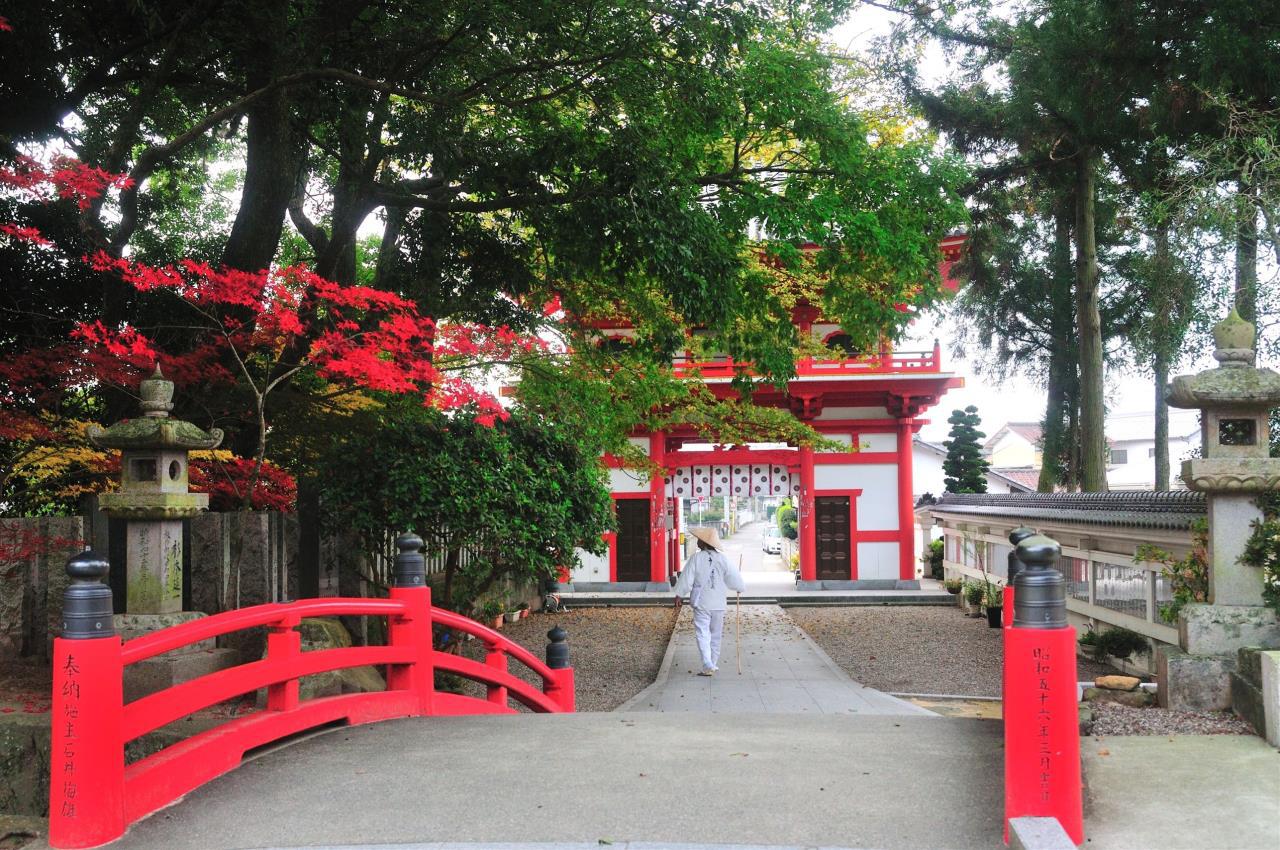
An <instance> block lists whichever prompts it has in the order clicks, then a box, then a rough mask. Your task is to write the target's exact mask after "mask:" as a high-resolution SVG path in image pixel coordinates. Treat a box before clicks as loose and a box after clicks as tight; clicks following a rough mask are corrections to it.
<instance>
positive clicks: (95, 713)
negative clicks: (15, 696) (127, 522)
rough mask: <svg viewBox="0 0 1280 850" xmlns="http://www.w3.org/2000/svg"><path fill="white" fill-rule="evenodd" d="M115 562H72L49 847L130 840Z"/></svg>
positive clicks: (58, 647)
mask: <svg viewBox="0 0 1280 850" xmlns="http://www.w3.org/2000/svg"><path fill="white" fill-rule="evenodd" d="M107 570H108V566H107V559H106V558H103V557H101V556H99V555H96V554H94V553H93V552H89V551H85V552H81V553H80V554H79V555H76V556H75V557H74V558H72V559H71V560H70V561H69V562H68V563H67V575H68V576H70V578H71V585H70V587H68V588H67V589H66V591H64V593H63V597H62V636H61V637H59V638H55V639H54V641H53V706H52V709H53V710H52V714H51V716H50V718H49V725H50V729H49V739H50V740H49V846H50V847H56V848H59V850H64V848H73V847H96V846H98V845H99V844H106V843H107V842H108V841H114V840H115V839H117V838H119V837H120V836H121V835H123V834H124V830H125V825H126V822H125V805H124V790H125V789H124V744H125V741H124V730H123V727H124V686H123V675H124V662H123V659H122V658H121V657H120V646H121V645H120V637H119V636H118V635H117V634H115V631H114V630H113V628H112V622H111V590H110V589H109V588H108V587H107V585H105V584H103V583H102V580H103V579H105V578H106V577H107Z"/></svg>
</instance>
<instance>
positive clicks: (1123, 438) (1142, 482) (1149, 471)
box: [1107, 409, 1200, 490]
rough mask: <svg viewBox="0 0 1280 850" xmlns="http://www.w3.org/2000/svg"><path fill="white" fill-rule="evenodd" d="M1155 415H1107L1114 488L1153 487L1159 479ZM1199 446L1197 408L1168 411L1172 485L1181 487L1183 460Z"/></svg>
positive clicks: (1110, 477) (1109, 477) (1110, 479)
mask: <svg viewBox="0 0 1280 850" xmlns="http://www.w3.org/2000/svg"><path fill="white" fill-rule="evenodd" d="M1155 427H1156V426H1155V415H1154V414H1152V413H1124V414H1118V415H1115V416H1108V417H1107V445H1108V448H1109V449H1110V452H1109V454H1108V456H1107V484H1108V485H1109V486H1110V487H1111V489H1112V490H1150V489H1152V488H1153V487H1155V482H1156V438H1155ZM1199 447H1200V419H1199V414H1198V413H1197V412H1196V411H1194V410H1176V409H1171V410H1170V411H1169V466H1170V477H1169V486H1171V487H1173V488H1174V489H1182V488H1184V487H1185V486H1186V485H1184V484H1183V483H1182V480H1181V479H1179V478H1178V472H1179V469H1180V468H1181V466H1182V461H1184V460H1186V459H1187V458H1188V457H1191V456H1192V454H1193V453H1194V452H1195V450H1196V449H1198V448H1199Z"/></svg>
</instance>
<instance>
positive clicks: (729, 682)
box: [617, 605, 933, 716]
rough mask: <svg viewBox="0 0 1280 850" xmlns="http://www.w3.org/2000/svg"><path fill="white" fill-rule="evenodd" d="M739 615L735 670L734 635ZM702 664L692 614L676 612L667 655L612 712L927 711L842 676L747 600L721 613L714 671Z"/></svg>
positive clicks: (794, 632)
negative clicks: (647, 681) (651, 677)
mask: <svg viewBox="0 0 1280 850" xmlns="http://www.w3.org/2000/svg"><path fill="white" fill-rule="evenodd" d="M739 616H741V631H742V673H741V674H739V673H738V670H737V657H736V652H735V633H736V631H737V620H738V617H739ZM700 669H702V663H701V661H700V660H699V655H698V648H697V645H696V644H695V643H694V637H693V613H692V611H691V610H690V608H689V607H688V606H685V607H683V608H682V609H681V610H680V617H679V619H678V620H677V621H676V627H675V630H674V631H673V632H672V635H671V642H670V644H668V646H667V654H666V656H665V657H664V658H663V661H662V667H661V668H660V669H659V671H658V676H657V678H656V679H655V681H654V683H653V684H652V685H650V686H649V687H648V688H646V689H645V690H643V691H641V692H640V693H639V694H637V695H636V696H635V697H633V698H631V699H630V700H628V701H627V702H625V703H623V704H622V705H621V706H619V707H618V709H617V710H618V711H620V712H624V711H663V712H666V711H679V712H691V711H692V712H703V713H709V714H760V713H765V714H890V715H926V716H927V715H932V714H933V713H932V712H930V711H927V710H925V709H923V708H920V707H918V706H916V705H913V704H912V703H909V702H906V701H905V700H901V699H898V698H897V697H891V696H889V695H888V694H885V693H882V692H880V691H877V690H873V689H871V688H868V687H865V686H863V685H860V684H858V683H857V682H855V681H853V680H852V679H850V678H849V676H848V675H847V674H846V673H845V672H844V671H843V670H841V669H840V668H839V667H838V666H836V664H835V662H833V661H832V660H831V659H830V658H829V657H828V656H827V654H826V653H825V652H823V651H822V649H821V648H819V647H818V645H817V644H815V643H814V642H813V641H812V640H810V639H809V636H808V635H806V634H805V633H804V632H803V631H801V630H800V629H799V627H797V626H796V625H795V623H794V622H792V620H791V618H790V617H788V616H787V615H786V613H785V612H784V611H783V610H782V609H781V608H779V607H778V606H777V605H748V606H743V607H742V609H741V612H740V614H739V612H738V611H737V610H736V609H733V608H731V609H730V610H729V611H728V612H726V616H725V628H724V646H723V647H722V649H721V653H720V672H718V673H717V674H716V675H715V676H711V677H704V676H698V675H695V674H696V673H697V672H698V671H699V670H700Z"/></svg>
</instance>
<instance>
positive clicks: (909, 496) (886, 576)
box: [569, 236, 964, 591]
mask: <svg viewBox="0 0 1280 850" xmlns="http://www.w3.org/2000/svg"><path fill="white" fill-rule="evenodd" d="M963 244H964V237H963V236H955V237H949V238H948V239H947V240H945V241H944V242H943V244H942V249H943V256H944V262H943V264H942V266H941V271H942V274H943V280H944V283H945V284H946V285H947V286H948V288H950V289H954V288H955V282H954V280H953V279H952V278H951V277H950V276H949V274H948V273H949V271H950V267H951V265H952V263H953V262H954V261H955V260H956V259H957V258H958V256H959V254H960V251H961V249H962V247H963ZM792 317H793V321H794V323H795V325H796V326H797V328H798V329H799V331H800V334H801V336H802V338H803V337H805V336H810V337H813V338H816V339H818V340H820V341H822V342H824V343H826V344H827V345H828V346H831V347H834V348H840V347H841V343H842V339H841V337H842V336H843V335H844V331H843V330H842V329H841V328H840V326H839V325H838V324H835V323H833V322H831V321H828V320H826V319H825V318H824V317H822V316H821V315H819V312H818V310H817V309H815V308H814V307H812V306H809V305H807V304H801V305H800V306H798V307H797V308H796V309H795V310H794V311H793V313H792ZM599 332H600V334H601V336H603V337H604V338H605V339H608V338H611V337H621V336H628V335H630V334H631V333H632V331H631V329H630V328H629V327H628V326H626V325H625V324H623V323H617V324H616V325H615V326H609V324H608V323H604V324H603V325H601V326H599ZM845 339H847V337H845ZM675 367H676V371H677V373H678V374H679V373H686V374H688V375H690V379H691V380H702V381H704V382H705V383H706V384H707V385H708V386H709V387H710V388H711V390H712V391H713V392H714V393H715V394H716V395H717V396H719V397H727V396H729V395H730V394H731V393H732V392H733V390H732V389H731V386H730V384H731V381H732V378H733V375H734V372H735V368H736V367H735V364H734V363H733V362H731V361H729V360H728V359H725V358H721V359H718V360H716V361H714V362H705V363H698V362H692V361H690V360H688V359H685V360H682V361H677V362H676V364H675ZM962 385H963V378H960V377H958V376H956V375H954V374H952V373H949V372H947V371H946V369H945V368H944V366H943V362H942V356H941V352H940V348H939V346H938V344H937V343H936V342H935V343H934V346H933V348H932V350H929V351H895V350H893V349H892V348H891V347H889V346H888V345H887V344H884V345H882V346H881V347H880V350H879V351H876V352H874V353H872V354H867V355H861V356H849V357H847V358H844V359H830V360H826V359H809V358H806V359H803V360H800V361H798V362H797V363H796V374H795V376H794V377H793V378H792V379H791V380H790V381H789V382H788V384H787V387H786V389H785V391H784V390H779V389H777V388H776V387H773V386H768V385H766V386H762V387H760V388H759V389H758V390H757V392H756V394H755V395H754V397H753V400H754V403H756V404H759V405H766V406H772V407H779V408H783V409H787V410H790V411H791V413H792V414H793V415H794V416H795V417H796V418H798V419H800V420H801V421H803V422H805V423H806V424H808V425H810V426H811V427H812V428H813V429H814V430H816V431H818V432H819V433H821V434H823V435H824V436H826V437H827V438H829V439H831V440H833V441H835V442H838V443H842V444H844V445H846V446H850V447H856V451H833V452H822V451H815V450H813V449H812V448H808V447H792V446H785V445H751V446H716V445H709V444H707V443H706V439H705V437H699V436H697V435H695V433H694V432H693V430H692V429H688V430H681V431H665V432H659V433H643V434H635V435H633V436H632V437H631V441H632V443H633V444H635V445H636V446H637V447H639V448H640V449H641V450H642V451H643V452H645V454H647V455H648V457H649V458H650V460H652V461H653V462H654V463H655V464H656V465H658V466H659V467H661V468H662V470H663V474H662V475H660V476H655V477H652V478H645V477H638V476H637V474H636V473H635V472H633V471H631V470H627V469H623V468H621V467H620V466H619V465H618V464H617V463H616V462H613V461H611V460H610V459H608V458H606V459H605V463H606V464H607V465H609V466H610V467H611V468H610V470H609V473H610V485H611V489H612V494H613V499H614V503H615V505H616V508H617V517H618V530H617V532H616V533H612V534H610V535H609V540H608V543H609V548H608V554H607V555H606V556H594V555H591V554H589V553H586V552H580V553H579V555H580V557H581V562H582V563H581V565H580V566H579V567H578V568H576V569H575V570H573V572H572V574H571V575H570V576H569V580H570V581H571V582H572V583H573V585H574V586H575V587H579V586H585V585H590V586H591V587H592V588H593V589H617V590H641V589H648V590H653V591H658V590H663V591H666V590H668V589H669V583H668V582H669V579H670V577H671V576H672V575H674V573H675V571H676V570H677V569H679V564H680V562H681V560H682V558H681V552H680V546H679V542H678V541H679V538H680V532H681V530H682V529H683V528H686V527H687V526H688V525H690V524H691V521H692V520H693V519H694V517H693V516H691V512H690V507H691V505H695V504H698V501H699V500H706V499H710V498H714V497H725V501H729V500H733V501H735V502H736V501H747V500H752V497H766V498H770V499H773V498H782V497H788V498H789V499H790V501H791V503H792V504H794V505H795V506H796V508H797V512H798V526H799V537H798V541H797V542H798V544H799V558H800V563H799V576H798V579H799V582H800V584H799V586H800V587H801V588H804V589H811V590H818V589H848V588H857V587H896V588H900V589H906V588H915V587H918V586H919V585H918V581H917V579H916V567H917V560H916V553H915V541H914V537H915V533H914V511H913V508H914V502H913V479H912V454H913V437H914V435H915V434H916V433H917V432H918V431H919V430H920V428H921V427H922V426H923V425H924V424H925V422H926V421H927V420H925V419H923V418H922V417H923V415H924V414H925V412H926V411H928V409H929V408H930V407H932V406H934V405H936V404H937V403H938V402H939V400H940V399H941V398H942V396H943V394H944V393H945V392H946V391H947V390H948V389H951V388H955V387H960V386H962ZM753 501H754V502H755V503H756V504H759V499H758V498H757V499H754V500H753ZM854 583H856V584H854Z"/></svg>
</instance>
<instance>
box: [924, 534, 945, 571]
mask: <svg viewBox="0 0 1280 850" xmlns="http://www.w3.org/2000/svg"><path fill="white" fill-rule="evenodd" d="M945 545H946V542H945V541H944V540H941V539H939V540H935V541H933V542H932V543H930V544H929V551H928V552H926V553H925V556H926V558H927V559H928V562H929V577H930V578H936V579H940V578H942V553H943V549H944V547H945Z"/></svg>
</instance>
